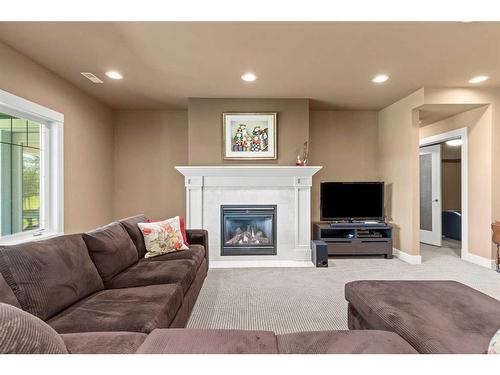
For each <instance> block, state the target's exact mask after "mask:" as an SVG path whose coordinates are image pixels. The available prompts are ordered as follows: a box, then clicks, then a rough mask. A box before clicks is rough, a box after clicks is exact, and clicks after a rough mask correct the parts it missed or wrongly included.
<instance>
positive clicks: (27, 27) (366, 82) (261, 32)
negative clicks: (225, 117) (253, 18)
mask: <svg viewBox="0 0 500 375" xmlns="http://www.w3.org/2000/svg"><path fill="white" fill-rule="evenodd" d="M0 41H3V42H5V43H6V44H8V45H10V46H11V47H13V48H15V49H16V50H18V51H20V52H21V53H23V54H24V55H26V56H28V57H30V58H31V59H33V60H34V61H36V62H38V63H40V64H42V65H43V66H45V67H47V68H48V69H50V70H52V71H53V72H55V73H56V74H58V75H60V76H61V77H63V78H65V79H66V80H68V81H70V82H72V83H73V84H75V85H76V86H78V87H80V88H81V89H82V90H84V91H86V92H88V93H89V94H91V95H93V96H95V97H96V98H98V99H100V100H101V101H103V102H104V103H106V104H107V105H109V106H110V107H112V108H136V109H149V108H151V109H153V108H158V109H159V108H163V109H168V108H185V107H186V106H187V98H189V97H212V98H215V97H217V98H309V99H311V107H312V108H314V109H363V110H376V109H380V108H383V107H385V106H387V105H389V104H391V103H393V102H395V101H397V100H398V99H400V98H402V97H404V96H406V95H408V94H410V93H411V92H413V91H415V90H417V89H419V88H421V87H426V86H427V87H428V86H432V87H464V86H471V85H470V84H469V83H468V80H469V79H470V78H471V77H472V76H475V75H480V74H486V75H489V76H490V79H489V80H488V81H486V82H484V83H482V84H480V86H481V87H499V86H500V23H477V22H472V23H464V22H453V23H450V22H409V23H399V22H397V23H391V22H378V23H376V22H364V23H362V22H314V23H312V22H269V23H266V22H234V23H233V22H152V23H151V22H103V23H85V22H84V23H82V22H75V23H69V22H62V23H53V22H47V23H37V22H35V23H26V22H24V23H11V22H3V23H0ZM108 69H116V70H118V71H120V72H121V73H122V74H123V75H124V77H125V78H124V79H123V80H122V81H111V80H109V79H107V78H106V77H105V76H104V72H105V71H106V70H108ZM246 71H252V72H255V73H256V74H257V76H258V79H257V81H255V82H253V83H247V82H243V81H242V80H241V79H240V76H241V75H242V74H243V73H244V72H246ZM80 72H92V73H94V74H96V75H97V76H99V77H100V78H101V79H103V80H104V81H105V83H104V84H93V83H91V82H90V81H88V80H87V79H85V78H84V77H83V76H81V75H80ZM378 73H387V74H388V75H389V76H390V79H389V81H387V82H386V83H384V84H379V85H376V84H373V83H372V82H371V79H372V78H373V76H374V75H376V74H378Z"/></svg>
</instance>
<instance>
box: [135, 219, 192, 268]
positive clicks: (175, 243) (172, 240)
mask: <svg viewBox="0 0 500 375" xmlns="http://www.w3.org/2000/svg"><path fill="white" fill-rule="evenodd" d="M138 226H139V229H140V230H141V232H142V235H143V236H144V243H145V245H146V250H147V253H146V255H145V258H152V257H155V256H158V255H162V254H166V253H171V252H173V251H178V250H188V249H189V248H188V247H187V246H186V244H185V243H184V240H183V238H182V233H181V225H180V220H179V216H176V217H174V218H172V219H167V220H164V221H157V222H153V223H139V224H138Z"/></svg>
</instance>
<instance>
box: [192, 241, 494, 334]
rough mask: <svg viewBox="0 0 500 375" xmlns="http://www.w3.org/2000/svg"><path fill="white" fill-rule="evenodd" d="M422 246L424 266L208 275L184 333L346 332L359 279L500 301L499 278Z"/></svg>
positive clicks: (371, 262)
mask: <svg viewBox="0 0 500 375" xmlns="http://www.w3.org/2000/svg"><path fill="white" fill-rule="evenodd" d="M446 245H447V247H442V248H435V247H432V246H428V245H422V246H421V255H422V260H423V261H422V264H421V265H410V264H407V263H405V262H403V261H401V260H399V259H396V258H394V259H384V258H376V257H375V258H374V257H371V258H335V259H330V260H329V267H328V268H237V269H234V268H233V269H228V268H225V269H223V268H219V269H211V270H209V272H208V276H207V278H206V280H205V283H204V285H203V288H202V289H201V292H200V296H199V297H198V300H197V302H196V305H195V307H194V309H193V312H192V314H191V317H190V319H189V322H188V324H187V327H188V328H223V329H245V330H268V331H274V332H276V333H289V332H297V331H317V330H342V329H347V302H346V301H345V299H344V285H345V283H347V282H349V281H352V280H361V279H365V280H368V279H385V280H391V279H407V280H456V281H459V282H461V283H463V284H466V285H469V286H471V287H472V288H475V289H477V290H479V291H481V292H483V293H486V294H488V295H490V296H492V297H494V298H496V299H499V300H500V274H499V273H497V272H495V271H493V270H488V269H486V268H483V267H480V266H477V265H474V264H472V263H469V262H465V261H462V260H461V259H460V257H459V256H458V255H457V253H458V251H457V247H456V246H455V245H454V244H453V243H452V242H449V243H447V244H446Z"/></svg>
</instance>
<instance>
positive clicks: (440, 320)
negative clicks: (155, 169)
mask: <svg viewBox="0 0 500 375" xmlns="http://www.w3.org/2000/svg"><path fill="white" fill-rule="evenodd" d="M146 220H147V218H146V217H144V216H143V215H138V216H134V217H130V218H126V219H123V220H120V221H118V222H114V223H111V224H109V225H107V226H105V227H102V228H98V229H95V230H93V231H90V232H87V233H84V234H74V235H66V236H60V237H57V238H53V239H49V240H45V241H39V242H31V243H25V244H22V245H15V246H0V333H1V334H0V353H47V354H48V353H81V354H90V353H96V354H99V353H103V354H115V353H116V354H118V353H122V354H132V353H143V354H145V353H165V354H169V353H220V354H231V353H240V354H242V353H253V354H263V353H268V354H276V353H284V354H317V353H365V354H368V353H370V354H372V353H373V354H374V353H386V354H414V353H418V352H420V353H484V352H485V351H486V348H487V345H488V342H489V340H490V339H491V337H492V336H493V334H494V333H495V332H496V330H497V329H498V328H500V301H497V300H495V299H493V298H491V297H488V296H486V295H484V294H482V293H480V292H478V291H476V290H474V289H471V288H469V287H466V286H465V285H462V284H459V283H456V282H452V281H377V280H374V281H373V280H372V281H355V282H351V283H348V284H346V286H345V296H346V299H347V300H348V302H349V306H348V321H349V328H350V329H351V331H327V332H298V333H291V334H284V335H275V334H274V333H273V332H264V331H240V330H194V329H180V328H182V327H185V325H186V323H187V320H188V318H189V315H190V313H191V310H192V309H193V306H194V303H195V302H196V299H197V297H198V293H199V291H200V289H201V287H202V285H203V281H204V279H205V276H206V275H207V271H208V234H207V232H206V231H203V230H188V231H187V235H188V242H189V244H190V246H189V250H185V251H178V252H175V253H169V254H165V255H162V256H159V257H155V258H151V259H145V258H144V254H145V253H146V249H145V246H144V241H143V238H142V234H141V233H140V231H139V228H138V226H137V223H139V222H142V221H146ZM23 310H24V311H23ZM165 328H168V329H165Z"/></svg>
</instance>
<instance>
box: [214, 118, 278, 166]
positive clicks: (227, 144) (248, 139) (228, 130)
mask: <svg viewBox="0 0 500 375" xmlns="http://www.w3.org/2000/svg"><path fill="white" fill-rule="evenodd" d="M277 117H278V116H277V112H224V113H223V114H222V129H223V132H222V137H223V146H222V147H223V155H224V159H225V160H276V159H277V158H278V143H277V133H278V129H277Z"/></svg>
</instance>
